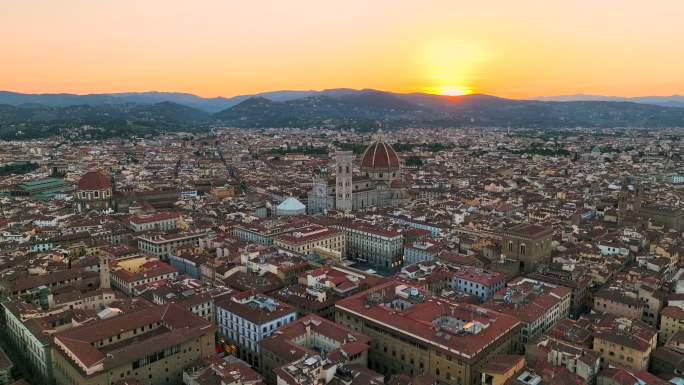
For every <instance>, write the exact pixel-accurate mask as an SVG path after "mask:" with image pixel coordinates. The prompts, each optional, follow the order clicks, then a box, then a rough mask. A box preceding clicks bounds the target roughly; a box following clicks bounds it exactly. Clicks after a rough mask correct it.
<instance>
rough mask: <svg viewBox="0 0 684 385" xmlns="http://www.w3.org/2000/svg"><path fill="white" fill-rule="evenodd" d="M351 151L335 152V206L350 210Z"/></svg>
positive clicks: (352, 154) (352, 156)
mask: <svg viewBox="0 0 684 385" xmlns="http://www.w3.org/2000/svg"><path fill="white" fill-rule="evenodd" d="M353 160H354V153H353V152H352V151H336V152H335V166H336V167H335V168H336V171H335V184H336V185H335V208H336V209H338V210H342V211H351V210H352V188H353V187H352V169H353V167H352V162H353Z"/></svg>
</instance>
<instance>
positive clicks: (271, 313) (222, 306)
mask: <svg viewBox="0 0 684 385" xmlns="http://www.w3.org/2000/svg"><path fill="white" fill-rule="evenodd" d="M296 318H297V310H296V309H295V308H293V307H292V306H290V305H287V304H284V303H281V302H278V301H276V300H274V299H272V298H269V297H266V296H264V295H261V294H256V293H254V292H243V293H238V294H235V295H232V296H231V297H230V298H226V299H223V300H221V301H217V302H216V321H217V323H218V329H219V333H220V334H221V335H222V336H223V338H224V340H225V341H226V343H227V344H228V345H229V350H232V352H233V353H234V355H235V356H236V357H238V358H240V359H242V360H244V361H245V362H247V363H249V364H250V365H252V366H254V367H257V368H258V367H260V365H261V360H260V351H261V350H260V345H259V343H260V342H261V340H262V339H263V338H264V337H267V336H269V335H271V334H273V333H274V332H275V330H276V329H278V328H279V327H281V326H283V325H286V324H288V323H290V322H293V321H294V320H295V319H296Z"/></svg>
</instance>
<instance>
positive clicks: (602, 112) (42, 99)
mask: <svg viewBox="0 0 684 385" xmlns="http://www.w3.org/2000/svg"><path fill="white" fill-rule="evenodd" d="M540 99H544V100H515V99H505V98H499V97H495V96H490V95H481V94H474V95H466V96H454V97H452V96H442V95H432V94H423V93H409V94H401V93H392V92H383V91H377V90H368V89H366V90H354V89H346V88H341V89H330V90H323V91H312V90H311V91H274V92H266V93H262V94H257V95H244V96H236V97H233V98H223V97H217V98H202V97H199V96H196V95H192V94H187V93H164V92H141V93H115V94H91V95H73V94H21V93H15V92H0V138H2V139H12V138H30V137H43V136H48V135H54V134H55V133H63V132H64V131H65V130H66V131H69V130H72V129H74V128H76V127H80V126H82V125H90V126H95V127H104V128H105V129H106V133H105V134H102V135H105V136H106V135H111V136H114V135H117V133H123V132H125V133H127V134H146V133H157V132H164V131H173V130H195V129H203V128H207V127H210V126H219V125H222V126H232V127H245V128H263V127H329V128H357V129H362V130H373V129H376V128H378V127H380V126H382V127H386V128H401V127H462V126H472V127H487V126H492V127H512V128H518V127H530V128H567V127H644V128H655V127H674V126H677V127H684V97H681V96H671V97H642V98H630V99H625V98H612V97H603V96H593V95H572V96H559V97H552V98H540ZM680 104H681V105H680ZM18 132H19V133H18Z"/></svg>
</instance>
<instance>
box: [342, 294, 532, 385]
mask: <svg viewBox="0 0 684 385" xmlns="http://www.w3.org/2000/svg"><path fill="white" fill-rule="evenodd" d="M335 320H336V322H337V323H339V324H340V325H343V326H346V327H348V328H350V329H352V330H355V331H358V332H361V333H363V334H365V335H367V336H369V337H371V338H372V339H373V342H372V343H371V349H370V353H369V364H368V366H369V368H370V369H373V370H375V371H377V372H379V373H382V374H384V375H391V374H401V373H403V374H408V375H410V376H415V375H419V374H429V375H431V376H433V377H434V378H435V379H436V380H437V381H438V383H440V384H445V385H446V384H461V385H479V384H480V383H481V375H482V370H483V366H484V365H485V363H486V362H487V361H488V360H489V359H490V358H491V357H493V356H495V355H497V354H507V353H513V352H517V351H518V350H519V349H520V343H519V335H520V322H519V321H518V320H517V319H515V318H514V317H511V316H508V315H505V314H502V313H498V312H496V311H493V310H488V309H484V308H481V307H478V306H474V305H468V304H463V303H454V302H451V301H449V300H446V299H442V298H438V297H433V296H432V295H431V294H430V293H429V292H427V291H423V290H422V289H420V288H417V287H413V286H410V285H407V284H405V283H403V282H402V281H399V280H392V281H388V282H384V283H382V284H380V285H377V286H375V287H374V288H372V289H370V290H367V291H365V292H362V293H359V294H356V295H353V296H351V297H349V298H346V299H344V300H342V301H340V302H338V303H337V304H336V313H335Z"/></svg>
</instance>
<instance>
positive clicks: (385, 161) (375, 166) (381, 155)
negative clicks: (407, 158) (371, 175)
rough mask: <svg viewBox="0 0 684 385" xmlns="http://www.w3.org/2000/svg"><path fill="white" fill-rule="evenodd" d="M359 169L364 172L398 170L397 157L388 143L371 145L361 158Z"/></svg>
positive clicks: (379, 142) (380, 142) (378, 142)
mask: <svg viewBox="0 0 684 385" xmlns="http://www.w3.org/2000/svg"><path fill="white" fill-rule="evenodd" d="M361 169H362V170H365V171H387V170H397V169H399V157H398V156H397V153H396V152H394V149H393V148H392V146H390V145H389V144H388V143H385V142H382V141H377V142H373V143H371V145H370V146H368V148H367V149H366V152H364V153H363V158H361Z"/></svg>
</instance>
